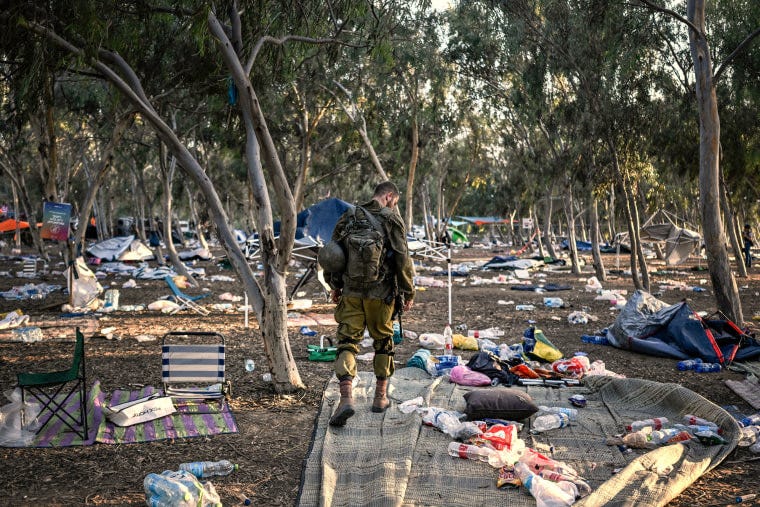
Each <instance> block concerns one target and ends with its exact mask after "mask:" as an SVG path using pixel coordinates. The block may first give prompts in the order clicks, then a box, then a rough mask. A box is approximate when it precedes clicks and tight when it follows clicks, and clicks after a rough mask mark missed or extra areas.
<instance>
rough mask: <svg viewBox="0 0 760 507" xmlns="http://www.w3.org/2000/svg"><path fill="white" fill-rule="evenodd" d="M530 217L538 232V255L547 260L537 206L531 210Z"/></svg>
mask: <svg viewBox="0 0 760 507" xmlns="http://www.w3.org/2000/svg"><path fill="white" fill-rule="evenodd" d="M530 216H531V218H532V219H533V227H534V228H535V231H536V244H537V245H538V255H540V256H541V258H543V259H545V258H546V251H545V250H544V242H543V241H541V229H540V228H539V227H538V211H537V210H536V206H535V205H534V206H533V207H531V208H530Z"/></svg>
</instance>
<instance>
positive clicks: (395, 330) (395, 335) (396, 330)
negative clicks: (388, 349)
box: [393, 322, 402, 345]
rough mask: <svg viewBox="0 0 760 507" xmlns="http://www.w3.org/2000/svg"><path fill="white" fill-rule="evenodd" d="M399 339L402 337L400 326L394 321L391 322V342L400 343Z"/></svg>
mask: <svg viewBox="0 0 760 507" xmlns="http://www.w3.org/2000/svg"><path fill="white" fill-rule="evenodd" d="M401 339H402V336H401V326H400V325H399V323H398V322H394V323H393V343H394V345H398V344H399V343H401Z"/></svg>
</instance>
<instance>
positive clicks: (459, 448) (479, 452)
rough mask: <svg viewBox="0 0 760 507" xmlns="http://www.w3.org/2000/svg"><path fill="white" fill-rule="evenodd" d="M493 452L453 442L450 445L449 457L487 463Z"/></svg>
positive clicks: (485, 448)
mask: <svg viewBox="0 0 760 507" xmlns="http://www.w3.org/2000/svg"><path fill="white" fill-rule="evenodd" d="M493 452H494V451H493V450H491V449H488V448H487V447H478V446H477V445H469V444H460V443H459V442H451V443H450V444H449V456H452V457H454V458H462V459H472V460H478V461H485V462H486V463H487V462H488V458H489V456H491V454H492V453H493Z"/></svg>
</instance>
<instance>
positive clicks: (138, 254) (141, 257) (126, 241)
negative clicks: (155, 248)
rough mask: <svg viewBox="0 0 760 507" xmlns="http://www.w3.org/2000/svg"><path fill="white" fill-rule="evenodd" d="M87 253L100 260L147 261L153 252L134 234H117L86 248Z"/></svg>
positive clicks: (151, 257)
mask: <svg viewBox="0 0 760 507" xmlns="http://www.w3.org/2000/svg"><path fill="white" fill-rule="evenodd" d="M87 253H88V254H90V256H92V257H96V258H98V259H100V260H102V261H106V262H113V261H122V262H125V261H147V260H151V259H153V257H154V256H153V252H152V251H151V249H150V248H148V247H147V246H145V245H144V244H143V243H142V242H141V241H140V240H138V239H135V237H134V236H117V237H115V238H110V239H107V240H105V241H101V242H100V243H97V244H95V245H93V246H91V247H90V248H88V249H87Z"/></svg>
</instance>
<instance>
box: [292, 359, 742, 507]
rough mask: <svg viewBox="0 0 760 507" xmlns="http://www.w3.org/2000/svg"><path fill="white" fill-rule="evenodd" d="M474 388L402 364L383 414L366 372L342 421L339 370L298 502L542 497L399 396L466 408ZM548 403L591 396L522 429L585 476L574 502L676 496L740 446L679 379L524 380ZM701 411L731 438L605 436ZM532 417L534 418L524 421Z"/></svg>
mask: <svg viewBox="0 0 760 507" xmlns="http://www.w3.org/2000/svg"><path fill="white" fill-rule="evenodd" d="M470 389H488V388H468V387H462V386H458V385H456V384H452V383H450V382H448V380H446V379H443V378H438V379H431V378H430V376H429V375H428V374H427V373H426V372H424V371H423V370H421V369H419V368H403V369H401V370H399V371H398V372H396V375H394V376H393V377H392V379H391V383H390V390H389V395H390V397H391V399H392V400H393V401H394V402H395V403H393V404H392V406H391V408H389V409H388V411H387V412H385V413H384V414H375V413H372V412H371V411H370V405H371V403H372V396H373V392H374V377H373V376H372V375H370V374H366V373H362V374H361V375H360V383H359V385H358V386H357V387H356V388H355V390H354V397H355V400H356V404H357V413H356V415H355V416H354V417H352V418H351V419H349V421H348V423H347V424H346V426H345V427H344V428H333V427H330V426H329V425H328V424H327V421H328V420H329V418H330V416H331V415H332V413H333V410H334V408H335V406H336V405H337V400H338V398H339V394H338V384H337V380H336V379H335V378H333V379H332V380H331V381H330V382H329V383H328V385H327V388H326V390H325V394H324V398H323V402H322V409H321V411H320V414H319V415H318V417H317V421H316V423H315V429H314V434H313V441H312V448H311V450H310V452H309V454H308V456H307V460H306V463H305V465H304V470H303V474H302V482H301V491H300V494H299V498H298V501H297V505H299V506H303V507H306V506H344V505H345V506H364V505H367V506H368V505H372V506H386V505H387V506H427V505H440V506H463V507H471V506H473V505H516V506H520V505H526V506H528V505H530V506H532V505H535V500H534V499H533V498H532V497H531V496H530V495H529V494H528V493H527V491H526V490H525V489H524V488H520V489H498V488H497V487H496V478H497V473H498V472H497V470H496V469H494V468H492V467H490V466H489V465H488V464H486V463H481V462H473V461H470V460H462V459H458V458H451V457H450V456H449V455H448V453H447V446H448V444H449V442H451V438H450V437H448V436H447V435H445V434H444V433H441V432H440V431H438V430H436V429H435V428H432V427H428V426H424V425H422V424H421V417H420V416H419V415H418V414H416V413H412V414H403V413H401V412H400V411H399V410H398V408H397V407H398V404H399V403H400V402H403V401H406V400H410V399H412V398H415V397H417V396H423V398H424V399H425V401H426V403H427V404H428V406H435V407H441V408H450V409H454V410H459V411H464V408H465V401H464V398H463V397H462V395H463V394H464V393H465V392H467V391H468V390H470ZM518 389H524V390H526V391H527V392H528V393H529V394H530V395H531V397H532V398H533V399H534V401H535V402H536V403H537V404H539V405H541V404H561V405H564V406H569V405H568V403H567V398H568V397H569V396H571V395H573V394H583V395H584V396H586V398H587V399H588V405H587V407H586V408H583V409H580V416H579V419H578V422H577V423H576V424H574V425H571V426H570V427H567V428H562V429H558V430H553V431H549V432H546V433H542V434H539V435H536V436H532V435H530V434H529V432H528V428H529V425H527V424H526V428H524V429H523V431H522V433H521V434H520V436H521V438H523V439H524V440H525V442H526V445H528V446H529V447H533V448H534V449H536V450H538V451H540V452H544V453H551V452H552V451H553V457H554V458H555V459H557V460H560V461H564V462H567V463H568V464H569V465H571V466H572V467H574V468H575V469H576V470H578V472H579V473H580V474H581V475H582V476H583V477H584V478H585V479H586V480H587V482H588V483H589V484H590V485H591V486H592V488H593V489H594V491H593V493H592V494H591V495H590V496H588V497H586V498H584V499H582V500H580V501H579V502H577V503H576V504H575V505H584V506H591V505H600V506H601V505H636V506H660V505H665V504H667V503H668V502H669V501H670V500H671V499H673V498H674V497H676V496H678V495H679V494H680V493H681V492H682V491H683V490H684V489H686V488H687V487H688V486H689V484H691V483H692V482H694V481H695V480H696V479H697V478H698V477H699V476H700V475H702V474H703V473H705V472H706V471H708V470H710V469H711V468H713V467H715V466H716V465H717V464H719V463H720V462H721V461H722V460H723V459H724V458H725V457H726V456H727V455H728V453H729V452H731V450H733V448H734V447H735V445H736V441H737V439H738V431H739V428H738V426H737V425H736V422H735V421H734V420H733V419H732V418H731V416H730V415H729V414H728V413H726V412H725V411H724V410H722V409H721V408H720V407H718V406H717V405H715V404H713V403H711V402H710V401H708V400H706V399H704V398H702V397H701V396H699V395H698V394H696V393H694V392H692V391H689V390H688V389H685V388H683V387H681V386H679V385H677V384H661V383H657V382H651V381H647V380H639V379H612V378H606V377H596V378H588V379H587V380H586V385H585V386H582V387H574V388H561V389H553V388H544V387H527V388H526V387H518ZM687 413H688V414H693V415H697V416H700V417H703V418H705V419H709V420H712V421H714V422H716V423H718V424H719V425H720V426H721V427H722V428H723V429H724V432H725V437H726V438H727V439H728V440H729V444H728V445H719V446H710V447H707V446H704V445H702V444H700V443H699V442H696V441H694V442H689V443H687V444H685V445H684V444H674V445H670V446H667V447H661V448H659V449H656V450H653V451H650V452H645V451H634V452H633V453H631V454H628V455H624V454H622V453H621V452H620V451H619V450H618V448H617V447H616V446H608V445H606V443H605V441H606V438H607V437H609V436H612V435H615V434H618V433H620V432H622V430H623V428H624V426H625V425H626V424H627V423H629V422H631V421H633V420H638V419H646V418H649V417H657V416H664V417H667V418H668V419H670V420H671V421H680V420H681V418H682V417H683V415H685V414H687ZM525 422H526V423H527V422H528V421H525Z"/></svg>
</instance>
